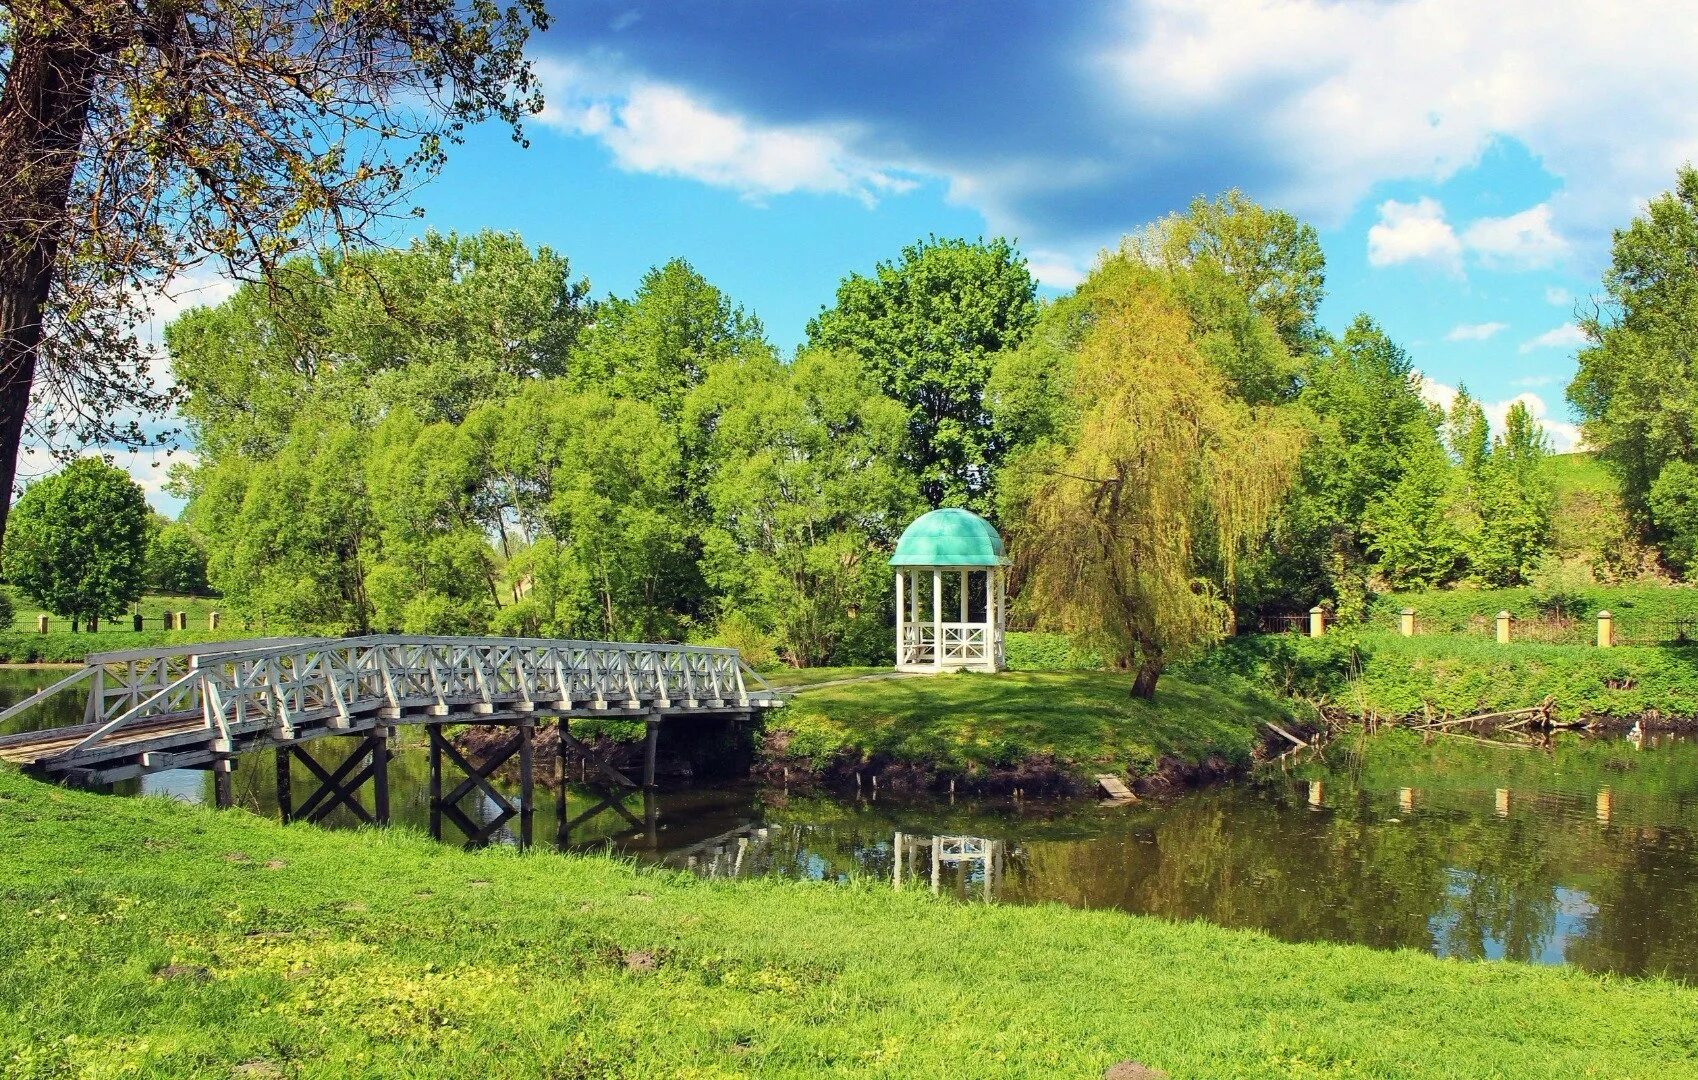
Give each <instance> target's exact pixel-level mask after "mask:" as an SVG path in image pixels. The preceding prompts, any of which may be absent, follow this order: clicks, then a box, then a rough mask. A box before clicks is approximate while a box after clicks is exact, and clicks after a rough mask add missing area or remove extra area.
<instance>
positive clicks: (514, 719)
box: [0, 635, 783, 843]
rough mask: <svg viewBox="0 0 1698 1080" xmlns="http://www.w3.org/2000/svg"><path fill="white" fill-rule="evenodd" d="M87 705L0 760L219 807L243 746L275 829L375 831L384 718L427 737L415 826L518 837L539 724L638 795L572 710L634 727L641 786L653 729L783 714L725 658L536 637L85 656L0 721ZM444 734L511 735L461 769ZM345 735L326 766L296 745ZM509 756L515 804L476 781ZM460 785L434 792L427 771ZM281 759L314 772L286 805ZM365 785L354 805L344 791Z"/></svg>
mask: <svg viewBox="0 0 1698 1080" xmlns="http://www.w3.org/2000/svg"><path fill="white" fill-rule="evenodd" d="M73 692H80V693H83V694H85V695H86V699H85V705H84V710H83V722H82V723H81V724H77V725H73V726H69V727H58V728H52V729H48V730H43V731H29V732H22V733H19V734H14V735H8V736H4V737H0V760H4V761H8V762H12V763H13V764H16V765H19V766H22V767H23V768H24V769H26V770H28V771H30V772H33V773H36V774H37V775H41V776H45V777H48V778H52V779H58V780H62V781H67V782H71V783H76V784H82V785H100V784H108V783H112V782H113V781H117V780H123V779H127V778H130V777H135V776H141V775H144V774H147V773H153V772H159V771H162V770H165V769H210V770H212V771H213V773H214V775H215V777H216V778H217V782H216V784H215V790H216V792H217V801H218V804H219V805H220V806H228V805H229V804H230V802H231V785H230V782H229V774H230V768H231V763H232V761H233V760H234V759H235V758H236V757H237V756H238V755H241V754H245V753H248V752H251V751H256V750H272V751H275V753H276V762H277V786H278V792H277V794H278V804H279V806H280V807H281V808H282V815H283V818H284V820H285V821H288V820H291V819H293V818H301V819H303V820H309V821H318V820H321V819H322V818H323V817H325V816H326V815H328V814H329V813H330V812H331V811H332V810H334V809H335V808H336V807H337V806H339V805H341V806H347V807H348V808H349V809H350V810H351V811H352V812H354V813H355V815H356V816H358V817H360V818H362V819H364V820H366V821H370V822H374V823H386V822H387V821H388V819H389V806H388V803H389V793H388V787H389V784H388V762H389V751H388V740H389V736H390V735H391V734H393V731H394V728H395V726H396V725H399V724H419V725H423V726H425V728H426V730H427V732H428V735H429V741H430V779H431V791H430V796H431V811H432V813H431V820H432V831H433V832H435V833H437V834H438V835H440V819H441V817H443V816H446V817H448V818H449V819H450V820H453V821H455V822H456V824H458V825H459V826H460V827H461V828H462V830H463V831H465V832H466V833H467V835H468V836H469V837H470V838H471V839H472V840H473V841H474V842H480V841H482V840H485V839H487V838H488V837H489V835H490V834H492V833H493V832H494V831H495V830H496V829H497V828H499V827H500V826H501V825H502V824H504V823H505V821H506V820H507V819H509V818H510V817H512V816H514V815H518V816H519V817H520V819H521V821H520V824H521V836H520V841H521V843H529V842H530V839H531V837H530V832H531V828H530V816H531V811H532V805H533V801H532V787H533V784H532V775H531V774H532V768H531V759H532V747H533V742H534V728H535V725H536V722H537V720H538V718H539V717H540V718H543V719H549V718H554V719H558V721H559V723H558V724H557V725H556V733H557V736H558V738H559V740H560V744H559V751H560V753H559V754H558V756H557V757H556V762H557V765H556V769H557V771H558V770H562V769H563V768H564V762H565V761H566V760H568V759H576V760H584V761H587V762H588V763H590V764H591V765H593V766H594V767H595V769H596V770H597V772H598V773H599V774H600V775H602V776H604V777H605V778H607V779H608V780H610V781H612V782H614V783H617V784H619V785H620V786H625V787H635V786H637V785H636V784H635V783H634V782H633V781H632V780H630V779H629V778H628V777H626V776H625V775H624V774H623V773H621V772H620V771H619V770H617V769H615V768H613V767H612V766H611V765H609V764H607V763H606V762H605V761H603V760H600V759H599V758H597V757H596V756H595V755H594V754H593V753H592V752H591V751H590V749H589V748H588V747H586V746H584V745H583V744H582V743H580V742H579V741H578V740H576V739H574V738H573V737H572V735H571V732H570V720H571V719H572V718H573V717H594V718H606V717H613V716H623V717H630V718H636V719H642V720H644V721H646V722H647V724H648V729H647V740H646V745H645V755H644V761H645V767H644V776H643V787H645V788H650V787H653V785H654V760H655V747H656V742H657V739H658V736H659V729H660V725H661V723H662V722H664V721H666V720H668V719H676V718H681V717H689V716H713V715H718V716H729V717H731V718H732V719H733V720H734V721H736V720H740V719H747V718H750V717H752V716H753V714H754V713H755V712H757V711H760V710H764V709H770V708H775V707H778V706H780V705H782V704H783V699H781V698H780V697H779V696H778V694H777V693H776V692H774V691H773V690H772V688H771V687H770V686H768V685H767V684H766V682H765V681H764V680H763V679H761V677H760V676H759V675H757V674H755V673H754V671H752V670H751V669H750V668H749V667H748V666H747V665H745V664H744V663H743V662H742V658H741V657H740V656H739V654H738V652H737V650H735V649H722V648H710V647H706V646H698V645H639V644H626V643H620V642H608V641H559V640H550V639H535V638H467V637H411V636H392V635H379V636H371V637H357V638H288V639H282V638H272V639H264V640H258V641H245V642H218V643H211V644H203V645H188V646H179V647H176V648H165V649H138V650H130V651H124V652H111V653H101V654H97V655H93V656H90V657H89V658H88V661H87V663H86V664H85V665H84V666H83V667H82V668H81V669H79V670H77V671H76V672H74V673H72V674H70V675H67V676H66V677H65V678H64V679H61V680H60V681H58V682H57V683H55V684H53V685H52V686H50V687H48V688H47V689H45V690H43V691H41V692H40V693H38V694H35V695H33V696H32V697H30V698H28V699H26V700H24V701H21V702H19V703H18V704H16V705H14V706H12V707H11V708H9V709H6V710H4V711H3V712H0V723H4V722H5V721H7V720H10V719H12V718H13V717H15V716H17V715H19V714H21V713H23V712H25V711H27V710H29V709H31V708H34V707H35V706H37V705H39V704H41V703H42V702H43V701H45V700H46V699H47V698H49V697H52V696H54V695H58V694H65V693H73ZM445 724H487V725H500V726H504V727H511V728H512V729H513V735H512V737H511V738H509V739H508V740H507V741H506V742H505V743H503V744H502V745H501V746H500V747H498V748H497V749H496V750H495V751H494V752H493V753H490V754H488V755H486V756H485V757H484V759H483V760H482V761H480V762H478V763H477V764H475V765H474V764H472V763H471V762H469V761H467V759H466V758H465V757H464V756H462V755H461V754H460V753H459V752H458V751H457V750H456V749H455V748H454V747H453V746H452V745H451V744H450V743H449V741H448V739H447V737H446V736H444V735H443V733H442V727H443V725H445ZM337 736H340V737H343V738H348V739H353V740H356V742H355V745H354V749H353V752H352V753H349V754H348V755H347V756H346V757H345V758H344V759H343V760H342V762H341V763H340V765H338V766H337V767H336V768H335V769H333V770H332V769H329V768H326V767H325V766H324V765H322V764H320V762H319V761H318V760H317V759H316V758H314V757H313V756H312V754H311V753H310V751H309V748H308V747H309V744H310V743H312V742H313V741H315V740H321V739H325V738H330V737H337ZM515 756H517V757H518V758H519V773H520V783H519V804H518V805H514V804H513V803H512V802H511V801H510V800H509V799H508V798H506V797H505V796H503V795H502V794H501V793H500V792H498V791H497V790H496V789H495V788H494V787H493V786H492V785H491V783H490V779H489V778H490V777H491V776H492V775H493V774H494V772H495V770H496V769H498V768H500V767H502V766H503V765H506V764H507V763H508V762H509V761H511V760H512V759H513V758H514V757H515ZM444 760H446V761H448V762H449V763H450V764H452V765H454V766H456V767H457V768H458V770H459V771H460V772H462V773H463V774H464V779H463V780H461V781H460V782H459V783H457V784H456V785H455V786H454V787H453V788H451V789H450V790H448V791H447V792H444V791H443V785H442V780H443V762H444ZM291 761H299V762H301V763H302V764H303V765H304V766H305V767H306V769H307V770H308V772H310V773H311V774H312V775H313V776H314V777H316V778H317V780H318V782H319V785H318V788H317V789H316V790H315V791H314V792H313V793H312V794H311V795H310V796H309V797H308V798H307V799H306V800H305V801H304V802H301V803H300V804H296V803H295V802H294V799H293V791H292V786H291V768H290V763H291ZM368 781H369V782H370V784H371V786H372V793H373V806H372V808H371V809H370V810H368V809H367V808H366V807H365V805H364V804H363V803H362V802H361V801H360V799H359V790H360V788H361V787H362V786H364V785H365V784H366V783H367V782H368ZM480 791H481V792H482V793H483V795H485V796H486V797H488V798H489V799H490V800H492V801H493V802H494V803H495V805H496V806H497V807H498V808H500V809H501V810H502V813H501V814H500V815H499V820H497V821H495V822H494V823H492V824H486V825H478V824H475V823H473V822H472V821H471V820H470V818H469V817H467V816H466V815H465V814H464V813H463V812H462V811H461V809H460V804H461V801H462V800H463V799H464V798H465V797H466V796H468V795H471V794H473V793H474V792H480Z"/></svg>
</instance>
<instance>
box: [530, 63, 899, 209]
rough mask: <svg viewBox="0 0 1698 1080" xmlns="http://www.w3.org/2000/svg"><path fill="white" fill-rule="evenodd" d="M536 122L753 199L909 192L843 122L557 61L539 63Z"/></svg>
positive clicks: (870, 197)
mask: <svg viewBox="0 0 1698 1080" xmlns="http://www.w3.org/2000/svg"><path fill="white" fill-rule="evenodd" d="M537 70H538V74H539V75H540V76H541V77H542V79H543V85H544V92H545V96H546V99H547V102H548V104H547V106H546V107H545V108H544V110H543V113H542V116H541V117H540V119H541V121H542V123H544V124H546V125H548V126H550V127H554V128H557V129H559V130H562V131H565V132H568V133H570V134H574V135H585V136H589V137H591V138H594V139H597V140H599V141H600V142H601V143H602V144H603V145H604V146H606V147H607V148H608V150H609V151H611V152H612V154H613V160H614V162H615V164H617V165H618V166H619V167H620V168H621V169H625V170H627V171H630V172H641V173H654V174H657V175H661V176H680V177H686V178H689V179H692V180H699V181H701V182H703V183H707V184H712V185H715V186H717V187H725V188H730V189H732V190H734V191H738V192H741V193H742V194H744V195H746V196H749V197H751V198H760V197H763V196H771V195H787V194H791V193H793V192H809V193H815V194H837V195H850V196H853V197H855V198H858V199H861V200H862V201H863V202H868V203H871V202H874V201H876V200H877V199H878V198H879V197H880V196H883V195H889V194H900V193H902V192H905V191H909V190H911V189H912V188H913V187H914V186H915V181H914V180H913V179H912V178H911V177H910V176H906V175H903V174H902V172H901V171H900V170H897V169H895V168H892V167H888V166H884V165H875V164H873V163H871V162H869V161H868V160H867V159H865V158H863V157H861V156H859V155H857V154H856V153H854V152H852V151H851V150H850V149H849V148H848V147H849V143H850V142H851V141H852V140H853V139H854V138H855V136H856V134H857V132H856V131H855V130H854V129H852V128H850V127H847V126H843V125H805V126H803V125H793V126H777V125H769V124H761V123H757V122H755V121H751V120H749V119H746V118H744V117H741V116H738V115H736V114H734V113H730V112H725V111H723V110H719V109H715V108H713V107H712V106H710V105H708V104H706V103H704V102H702V101H699V100H697V99H696V98H694V97H692V96H691V95H690V94H689V93H688V92H686V91H685V90H683V89H682V88H680V87H677V86H672V85H670V84H667V83H663V82H656V81H651V80H646V79H632V78H627V77H625V76H622V75H620V74H618V73H617V72H612V71H607V70H591V69H588V68H585V67H582V66H579V65H575V64H570V63H562V62H559V61H554V60H540V61H538V62H537Z"/></svg>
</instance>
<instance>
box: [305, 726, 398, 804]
mask: <svg viewBox="0 0 1698 1080" xmlns="http://www.w3.org/2000/svg"><path fill="white" fill-rule="evenodd" d="M389 732H390V729H389V728H387V727H378V728H373V729H371V731H369V732H364V733H361V734H360V735H357V736H355V738H358V739H359V740H360V741H359V743H358V744H357V745H356V746H355V747H354V752H353V753H351V754H349V755H348V756H347V758H345V759H344V760H343V761H342V764H340V765H338V766H337V767H336V769H335V770H334V771H332V770H329V769H326V768H325V767H324V766H323V765H321V764H319V761H318V759H317V758H315V757H313V756H312V754H310V753H309V752H308V751H307V748H306V747H304V746H300V745H291V746H283V747H279V748H278V750H277V809H278V816H279V817H280V818H282V820H283V823H284V824H285V825H287V824H289V823H290V822H292V821H295V820H297V819H299V820H301V821H307V822H315V823H316V822H320V821H323V820H324V819H325V818H327V817H329V816H330V814H331V812H332V811H334V810H335V809H336V808H337V807H338V806H346V807H347V808H348V810H349V811H350V812H351V813H352V814H353V815H354V816H355V817H357V818H359V819H360V820H361V821H362V822H364V823H365V824H367V825H387V824H389ZM296 761H298V762H300V763H301V764H303V765H305V766H306V767H307V771H308V772H310V773H312V774H313V775H314V776H315V777H317V778H318V789H317V790H316V791H314V792H313V793H312V794H311V795H309V796H308V797H307V799H306V801H305V802H303V803H301V805H300V807H299V808H298V809H297V808H296V806H295V799H294V783H293V777H292V776H291V773H290V765H291V763H292V762H296ZM368 780H369V781H371V785H372V809H371V810H367V809H366V808H365V806H364V805H363V804H362V803H361V802H360V788H361V787H363V786H364V785H365V783H366V781H368Z"/></svg>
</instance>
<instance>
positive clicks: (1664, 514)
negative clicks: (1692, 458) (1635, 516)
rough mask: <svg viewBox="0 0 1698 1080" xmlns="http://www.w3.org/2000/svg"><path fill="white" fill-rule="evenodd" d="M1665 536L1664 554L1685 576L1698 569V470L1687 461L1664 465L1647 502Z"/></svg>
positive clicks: (1652, 515) (1653, 518)
mask: <svg viewBox="0 0 1698 1080" xmlns="http://www.w3.org/2000/svg"><path fill="white" fill-rule="evenodd" d="M1646 502H1647V503H1648V505H1649V508H1650V511H1651V519H1652V520H1653V521H1654V522H1656V526H1657V531H1658V532H1659V533H1661V534H1662V535H1663V537H1664V540H1663V555H1664V556H1665V557H1666V558H1667V559H1668V561H1669V562H1670V563H1671V564H1672V565H1673V566H1674V568H1675V569H1676V570H1679V571H1680V572H1681V573H1683V574H1690V572H1691V571H1692V569H1693V568H1694V567H1698V468H1694V467H1693V466H1692V465H1689V464H1687V463H1686V462H1684V461H1671V462H1669V463H1668V464H1667V465H1664V466H1663V471H1662V472H1660V473H1658V474H1657V479H1656V480H1655V481H1653V482H1652V484H1651V491H1650V493H1649V497H1648V498H1647V499H1646Z"/></svg>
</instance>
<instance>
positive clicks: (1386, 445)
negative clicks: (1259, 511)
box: [1241, 315, 1443, 617]
mask: <svg viewBox="0 0 1698 1080" xmlns="http://www.w3.org/2000/svg"><path fill="white" fill-rule="evenodd" d="M1298 403H1299V404H1300V405H1302V406H1303V407H1304V409H1305V411H1306V412H1307V413H1308V415H1309V417H1310V421H1309V422H1310V425H1311V427H1312V431H1313V435H1312V438H1311V441H1310V442H1309V444H1308V447H1307V449H1306V450H1305V452H1304V454H1303V461H1302V467H1301V471H1300V475H1299V478H1298V481H1297V483H1296V485H1294V487H1293V489H1292V492H1291V495H1290V498H1289V499H1288V501H1287V503H1286V505H1285V507H1284V508H1283V509H1282V511H1281V513H1280V515H1279V518H1278V520H1277V521H1276V523H1275V526H1274V529H1273V531H1272V535H1271V536H1270V538H1269V541H1268V543H1266V544H1265V545H1263V546H1262V547H1261V549H1260V550H1259V551H1258V552H1257V553H1256V554H1255V555H1254V556H1253V557H1252V559H1251V560H1250V562H1249V565H1248V566H1247V567H1246V574H1245V577H1246V579H1247V580H1246V587H1245V589H1244V591H1243V593H1242V594H1241V596H1242V598H1243V599H1244V600H1245V601H1246V602H1247V603H1249V604H1250V605H1252V606H1255V605H1259V604H1278V605H1285V606H1297V607H1301V608H1303V609H1307V608H1308V607H1309V606H1310V605H1312V604H1315V603H1318V602H1320V601H1321V600H1322V599H1326V598H1331V599H1333V600H1335V601H1336V602H1338V604H1339V609H1340V614H1341V616H1344V617H1350V616H1352V615H1360V614H1363V613H1364V612H1365V611H1366V598H1367V589H1368V580H1369V578H1370V576H1371V574H1372V572H1373V569H1374V566H1373V563H1374V555H1373V552H1372V550H1371V549H1370V546H1369V535H1368V528H1367V515H1368V509H1369V507H1370V506H1372V505H1374V504H1375V503H1376V501H1378V500H1380V499H1382V498H1383V497H1384V496H1385V495H1386V494H1387V493H1389V492H1391V491H1392V490H1393V489H1394V488H1395V487H1396V486H1397V483H1398V481H1399V480H1400V479H1401V478H1402V476H1403V473H1404V471H1405V470H1406V468H1408V466H1409V463H1410V462H1411V461H1412V460H1414V459H1415V457H1416V456H1417V454H1418V453H1419V452H1420V451H1423V450H1425V449H1427V448H1428V447H1429V445H1430V444H1433V443H1436V442H1437V441H1438V437H1439V436H1438V427H1439V420H1438V418H1437V417H1435V415H1434V414H1433V411H1432V410H1430V409H1429V408H1428V406H1427V403H1426V402H1425V401H1424V400H1422V397H1421V393H1420V390H1419V388H1418V387H1417V386H1416V384H1415V382H1414V380H1413V365H1412V364H1411V362H1410V359H1409V356H1408V354H1407V353H1405V352H1404V351H1403V350H1402V349H1401V348H1400V347H1398V345H1397V344H1396V343H1395V342H1393V341H1392V340H1391V339H1390V338H1389V337H1388V336H1387V335H1386V333H1385V332H1384V331H1383V330H1382V329H1380V327H1379V325H1378V324H1376V323H1375V322H1374V321H1373V320H1372V319H1371V318H1369V317H1368V316H1366V315H1359V316H1357V317H1356V319H1355V321H1354V322H1352V323H1351V325H1350V327H1349V328H1348V329H1347V330H1346V331H1345V333H1344V335H1343V336H1342V337H1340V338H1338V339H1336V340H1331V341H1329V342H1327V344H1326V346H1325V348H1324V349H1323V350H1322V352H1321V353H1320V355H1319V356H1317V357H1316V358H1315V359H1314V360H1313V361H1312V362H1311V364H1310V365H1309V367H1308V370H1307V372H1306V374H1305V378H1304V384H1303V389H1302V392H1301V393H1300V394H1299V396H1298ZM1439 453H1440V457H1442V456H1443V449H1442V447H1441V448H1440V451H1439ZM1381 526H1382V529H1383V527H1384V523H1383V522H1382V523H1381Z"/></svg>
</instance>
